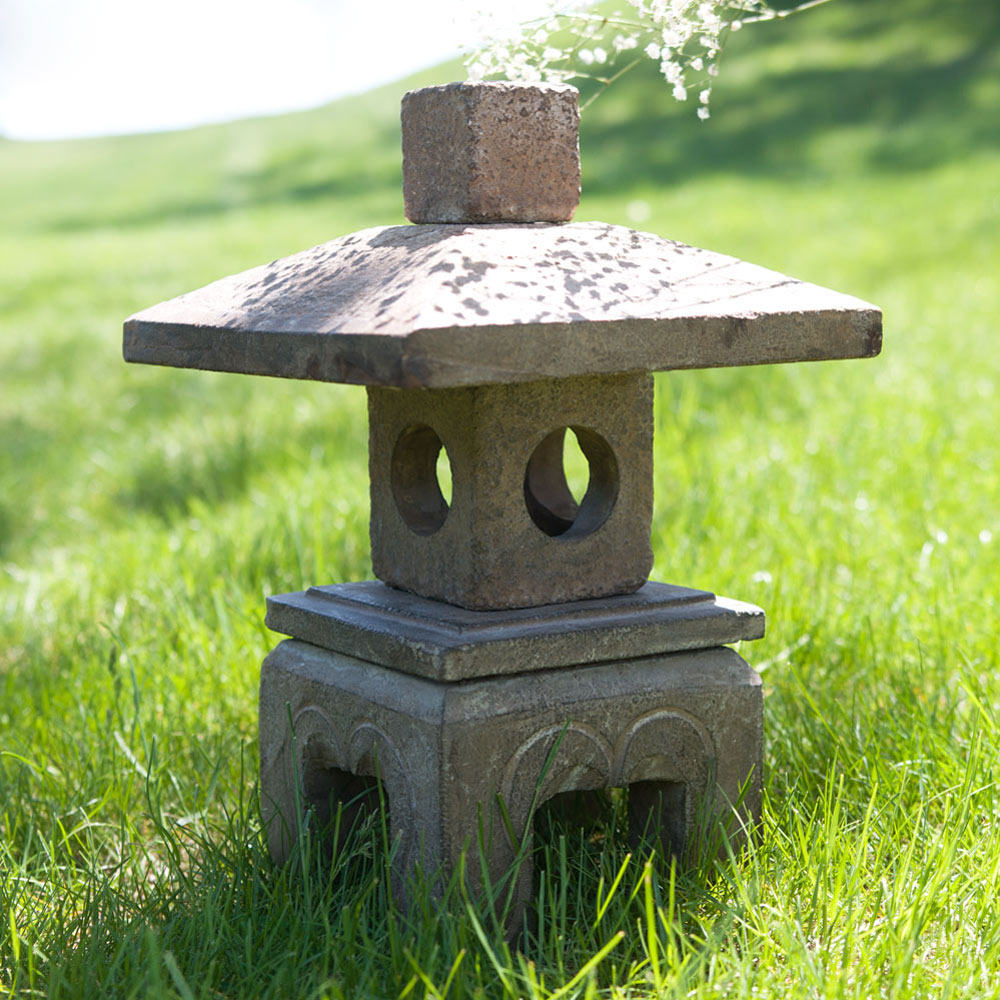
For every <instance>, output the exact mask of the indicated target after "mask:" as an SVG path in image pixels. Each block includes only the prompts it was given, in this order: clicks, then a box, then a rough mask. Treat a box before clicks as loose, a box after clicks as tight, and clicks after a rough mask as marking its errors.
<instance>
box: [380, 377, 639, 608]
mask: <svg viewBox="0 0 1000 1000" xmlns="http://www.w3.org/2000/svg"><path fill="white" fill-rule="evenodd" d="M368 399H369V420H368V426H369V442H368V456H369V475H370V479H371V543H372V566H373V568H374V571H375V575H376V576H377V577H378V578H379V579H380V580H383V581H384V582H385V583H388V584H391V585H392V586H394V587H401V588H403V589H404V590H410V591H413V592H414V593H416V594H420V595H421V596H422V597H430V598H434V599H436V600H440V601H447V602H448V603H450V604H458V605H460V606H462V607H465V608H473V609H478V610H497V609H503V608H522V607H531V606H534V605H539V604H557V603H560V602H562V601H574V600H581V599H584V598H589V597H605V596H609V595H612V594H623V593H629V592H631V591H634V590H637V589H638V588H639V587H641V586H642V584H643V583H645V582H646V579H647V577H648V576H649V570H650V568H651V567H652V564H653V553H652V549H651V547H650V541H649V531H650V523H651V520H652V512H653V481H652V477H653V473H652V454H653V381H652V378H651V376H649V375H606V376H593V377H589V378H586V377H584V378H574V379H559V380H554V379H553V380H549V381H546V382H532V383H518V384H514V385H486V386H476V387H472V388H459V389H442V390H437V391H434V392H426V391H421V390H400V389H379V388H372V389H369V396H368ZM563 428H572V429H573V430H574V432H575V433H576V435H577V438H578V440H579V441H580V447H581V449H582V450H583V451H584V453H585V454H587V458H588V459H589V460H590V484H589V487H588V489H587V492H586V495H585V496H584V497H583V498H582V501H581V503H580V505H579V507H577V505H576V502H575V501H574V500H573V496H572V494H571V493H570V491H569V489H568V488H567V485H566V480H565V478H564V475H563V466H562V435H561V432H562V429H563ZM442 445H443V447H444V448H445V450H446V451H447V454H448V457H449V459H450V462H451V474H452V499H451V505H450V508H449V507H448V505H446V504H445V502H444V499H443V497H442V495H441V492H440V489H439V487H438V482H437V478H436V475H435V461H436V459H437V455H438V450H439V448H440V447H441V446H442Z"/></svg>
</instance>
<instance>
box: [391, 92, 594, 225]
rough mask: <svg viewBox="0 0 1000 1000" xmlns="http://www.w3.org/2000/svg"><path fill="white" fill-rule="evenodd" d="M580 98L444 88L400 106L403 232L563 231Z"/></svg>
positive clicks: (569, 208) (576, 192) (575, 178)
mask: <svg viewBox="0 0 1000 1000" xmlns="http://www.w3.org/2000/svg"><path fill="white" fill-rule="evenodd" d="M578 98H579V92H578V91H577V90H576V88H575V87H570V86H567V85H565V84H542V83H538V84H515V83H506V82H477V83H449V84H447V85H445V86H442V87H425V88H423V89H422V90H411V91H410V92H409V93H408V94H406V95H404V97H403V105H402V126H403V200H404V203H405V208H406V217H407V218H408V219H409V220H410V221H411V222H421V223H428V222H430V223H434V222H438V223H440V222H457V223H461V222H467V223H483V222H568V221H569V220H570V219H571V218H572V217H573V212H574V211H576V206H577V205H578V204H579V202H580V143H579V128H580V109H579V103H578Z"/></svg>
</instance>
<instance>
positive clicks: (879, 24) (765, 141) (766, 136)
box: [581, 0, 1000, 194]
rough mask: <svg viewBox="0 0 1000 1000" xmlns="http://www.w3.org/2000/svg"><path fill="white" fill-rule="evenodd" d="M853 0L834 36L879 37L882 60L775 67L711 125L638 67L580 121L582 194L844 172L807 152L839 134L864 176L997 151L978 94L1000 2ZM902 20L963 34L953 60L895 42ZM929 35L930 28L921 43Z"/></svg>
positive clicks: (996, 66) (999, 25)
mask: <svg viewBox="0 0 1000 1000" xmlns="http://www.w3.org/2000/svg"><path fill="white" fill-rule="evenodd" d="M838 6H839V4H838ZM848 6H849V7H850V9H851V11H852V16H853V23H852V24H851V25H850V26H849V27H847V28H840V27H838V31H837V38H838V40H843V39H844V37H845V36H847V37H852V36H853V38H854V39H855V40H857V41H858V43H859V44H861V42H862V40H863V41H864V42H865V43H867V44H872V43H873V41H875V42H877V40H878V39H879V38H880V36H884V37H885V38H886V47H887V49H895V50H896V51H895V52H894V54H893V55H891V56H889V57H887V58H886V59H885V60H884V61H883V62H881V63H880V64H878V65H876V66H866V67H858V66H857V65H854V64H852V63H851V62H849V61H847V60H844V61H843V64H842V65H838V66H831V65H829V64H827V65H821V66H816V67H808V66H804V65H801V64H800V65H799V66H798V67H797V68H794V69H791V70H788V71H772V72H771V73H770V74H769V75H767V76H765V77H764V78H763V79H761V80H758V81H755V82H754V83H753V84H752V86H747V87H744V88H742V89H738V88H735V87H730V88H728V89H727V90H726V92H725V93H724V95H718V96H716V98H715V101H716V102H717V104H716V107H717V110H716V112H715V114H714V116H713V118H712V120H711V122H709V123H708V124H707V125H705V124H701V123H699V122H697V121H696V120H694V116H693V114H692V109H691V107H690V102H688V105H687V106H685V105H681V106H679V107H678V106H677V105H676V104H675V103H674V102H673V101H671V100H669V99H667V95H666V93H665V91H664V87H665V84H664V83H663V81H662V79H661V78H660V77H659V76H658V75H657V73H656V68H655V66H653V65H652V63H649V64H648V65H645V64H644V65H640V67H637V68H636V70H634V71H633V72H632V73H631V74H629V75H627V76H626V77H624V78H623V79H622V80H621V81H620V82H619V83H618V84H616V85H615V87H614V88H612V89H611V90H609V91H608V93H607V94H606V95H602V97H601V98H600V99H599V100H598V101H597V102H596V103H595V104H594V107H593V109H592V110H591V111H589V112H588V113H587V114H586V115H585V116H584V119H583V126H582V132H583V137H582V139H581V146H582V148H583V149H584V158H585V173H586V189H587V192H588V193H591V194H601V193H609V192H620V191H621V190H622V189H623V188H624V189H627V188H629V187H633V186H637V185H642V184H644V183H645V184H650V183H655V184H657V185H663V184H665V183H669V182H671V181H679V180H685V179H689V178H690V177H692V176H693V175H696V174H697V175H703V174H713V173H714V174H726V173H738V174H740V175H741V176H748V175H766V176H768V177H772V178H776V179H781V178H785V177H795V178H797V179H799V180H801V179H802V178H803V175H804V174H806V173H809V172H811V173H813V174H814V175H815V176H817V177H822V176H825V175H827V174H829V173H833V172H836V173H842V172H843V170H844V168H845V163H844V161H843V158H842V157H840V156H837V157H832V156H831V157H824V156H822V155H820V156H814V157H813V158H811V159H810V158H809V156H808V155H807V154H808V150H809V147H810V146H811V144H812V143H814V142H815V141H818V140H820V139H823V140H824V141H826V140H829V139H831V137H832V138H833V139H834V140H836V141H838V142H839V141H840V138H841V137H838V136H837V133H841V134H842V138H843V141H844V149H845V150H847V152H846V153H845V155H846V156H847V157H849V158H850V159H853V160H854V161H855V163H856V166H857V169H858V170H859V171H876V172H878V171H885V172H890V173H897V172H903V171H909V170H918V169H924V168H927V167H933V166H937V165H940V164H943V163H947V162H949V161H951V160H955V159H962V158H963V157H967V156H968V155H969V154H970V153H973V152H975V151H976V150H979V149H986V150H995V149H997V148H1000V128H998V127H997V116H996V109H995V107H992V106H990V102H989V101H986V100H981V99H978V100H977V98H976V91H977V88H979V87H980V85H981V84H982V83H983V81H984V80H987V79H989V78H990V77H991V76H996V75H997V74H998V73H1000V55H998V53H1000V44H998V43H1000V6H998V5H997V4H996V3H995V2H994V0H970V2H968V3H966V4H963V5H961V11H959V10H957V9H954V8H951V7H948V6H947V5H940V4H935V5H930V4H928V3H927V2H926V0H921V2H920V3H916V2H910V3H907V4H905V9H904V11H902V12H900V11H898V10H890V9H889V5H883V4H871V3H860V2H855V3H853V4H850V5H847V4H845V7H848ZM809 16H811V15H809ZM907 17H911V18H912V17H919V18H921V19H923V20H925V21H926V22H929V23H930V24H931V25H933V26H935V27H937V28H939V29H940V32H941V33H942V34H943V33H946V32H948V33H950V34H951V36H952V38H953V39H955V40H956V41H955V44H954V45H953V46H952V47H951V49H950V50H949V51H950V53H951V54H950V56H949V57H947V58H943V59H942V58H941V57H939V56H936V55H935V53H933V52H930V51H921V50H918V49H916V48H913V47H908V46H907V45H905V44H904V43H901V42H898V41H896V42H893V44H892V45H891V46H890V44H889V41H890V39H891V37H892V33H893V31H894V30H896V29H897V28H898V22H899V21H900V20H901V19H905V18H907ZM932 30H933V29H932ZM758 31H759V33H755V35H754V42H753V44H754V52H755V53H756V54H757V55H758V56H759V55H760V54H761V52H762V51H763V50H765V49H767V48H769V47H773V46H787V43H788V40H787V38H785V37H781V36H783V35H784V32H783V31H781V30H780V29H775V31H774V33H773V34H772V33H769V29H768V28H766V27H765V28H761V29H758ZM926 32H927V25H925V26H924V27H923V28H922V34H921V36H920V37H921V39H924V38H926V37H928V36H927V34H926ZM959 42H960V43H961V45H960V50H959V51H957V52H956V51H955V50H956V48H958V47H959V46H958V43H959ZM735 58H739V56H738V55H737V56H736V57H735ZM838 148H840V147H839V146H838ZM587 151H590V154H591V155H589V156H588V155H587ZM595 151H596V154H595ZM846 165H847V166H848V167H850V163H847V164H846Z"/></svg>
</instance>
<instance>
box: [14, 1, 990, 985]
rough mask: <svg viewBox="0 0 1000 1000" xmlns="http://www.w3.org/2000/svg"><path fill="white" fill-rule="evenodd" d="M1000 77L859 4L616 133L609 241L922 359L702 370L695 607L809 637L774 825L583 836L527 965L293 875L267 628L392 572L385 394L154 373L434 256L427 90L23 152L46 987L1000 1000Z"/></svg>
mask: <svg viewBox="0 0 1000 1000" xmlns="http://www.w3.org/2000/svg"><path fill="white" fill-rule="evenodd" d="M998 41H1000V13H998V8H997V6H996V4H995V3H994V2H993V0H967V2H966V3H964V4H961V5H959V4H949V5H944V4H938V3H934V2H932V0H898V2H897V3H895V4H892V5H889V4H873V3H864V2H861V0H857V2H851V0H838V2H837V3H834V4H830V5H828V6H825V7H823V8H821V9H818V10H816V11H814V12H811V13H810V14H809V15H804V16H802V17H799V18H793V19H790V20H789V21H788V22H786V23H782V24H777V25H771V26H766V27H763V28H760V29H758V30H755V31H753V32H752V33H751V31H750V29H747V31H745V32H743V33H742V34H740V35H739V36H736V37H735V38H734V39H733V45H732V47H731V49H730V50H729V51H728V52H727V55H726V57H725V66H724V69H723V74H722V76H721V77H720V79H719V85H718V87H717V89H716V93H715V95H714V98H713V118H712V120H711V122H710V123H709V124H708V125H701V124H699V123H698V122H697V121H696V120H695V119H694V115H693V112H692V109H690V108H686V109H684V108H677V107H675V106H673V105H672V102H670V101H669V100H668V97H667V93H666V90H665V88H664V86H663V85H662V83H659V82H658V81H657V80H656V79H655V78H654V77H653V76H652V75H651V74H649V73H647V72H642V71H638V70H637V71H636V72H635V73H633V74H631V75H630V76H629V77H626V78H625V79H623V80H622V81H621V83H620V85H619V86H618V87H616V88H615V89H614V90H612V91H609V92H608V93H607V94H606V95H604V96H602V97H601V98H600V99H599V100H598V101H597V102H596V103H595V104H594V105H593V106H592V108H591V109H590V110H589V111H588V113H587V116H586V119H585V122H584V127H583V132H582V141H581V144H582V149H583V160H584V200H583V202H582V204H581V208H580V211H579V213H578V218H581V219H590V218H601V219H605V220H607V221H612V222H620V223H629V222H631V221H635V222H636V223H637V224H639V225H640V227H641V228H645V229H650V230H653V231H656V232H659V233H662V234H663V235H666V236H670V237H674V238H680V239H684V240H687V241H689V242H692V243H695V244H699V245H702V246H707V247H709V248H711V249H716V250H722V251H725V252H730V253H734V254H736V255H739V256H742V257H746V258H748V259H750V260H753V261H755V262H758V263H761V264H764V265H767V266H771V267H774V268H777V269H778V270H782V271H786V272H788V273H791V274H794V275H796V276H798V277H802V278H807V279H809V280H814V281H816V282H818V283H820V284H825V285H829V286H831V287H835V288H838V289H842V290H844V291H849V292H851V293H853V294H856V295H858V296H860V297H862V298H866V299H869V300H871V301H874V302H876V303H878V304H879V305H881V306H882V307H883V308H884V309H885V314H886V339H885V350H884V353H883V355H882V356H881V358H879V359H877V360H875V361H870V362H842V363H841V362H837V363H829V364H821V365H798V366H786V367H773V368H759V369H742V370H720V371H706V372H684V373H676V374H669V375H664V376H660V377H659V378H658V382H657V409H656V415H657V445H656V491H657V503H656V514H655V523H654V538H653V541H654V549H655V553H656V571H655V574H656V576H657V577H658V578H660V579H666V580H670V581H674V582H679V583H685V584H690V585H694V586H703V587H708V588H710V589H714V590H716V591H718V592H720V593H725V594H730V595H731V596H734V597H738V598H743V599H746V600H751V601H754V602H756V603H759V604H761V605H762V606H764V607H765V609H766V610H767V612H768V616H769V628H768V635H767V637H766V638H765V639H763V640H761V641H759V642H757V643H754V644H752V645H750V644H748V645H745V646H744V648H743V649H742V652H743V654H744V655H745V656H747V657H748V658H749V659H750V660H751V662H753V663H754V664H755V665H756V666H757V667H758V668H760V669H761V670H762V672H763V678H764V682H765V690H766V707H765V716H766V717H765V726H766V740H767V745H766V751H765V767H766V775H765V804H764V820H763V829H762V833H761V836H760V838H759V839H758V841H757V842H756V844H755V846H754V849H753V852H752V854H751V855H750V856H749V857H745V858H733V859H730V860H726V861H721V862H718V863H707V862H706V863H704V864H702V865H699V866H695V867H694V868H691V869H684V870H674V869H672V868H671V867H670V866H669V865H668V864H665V863H664V862H663V860H662V859H660V858H658V857H652V858H650V857H648V856H647V855H646V854H644V853H643V852H641V851H640V852H636V853H635V854H634V855H631V856H630V855H628V854H627V853H626V847H625V845H624V839H623V838H622V837H620V836H618V834H619V833H620V829H619V827H620V817H618V816H616V815H615V814H613V813H612V814H611V815H609V816H608V817H605V819H604V823H605V826H604V827H602V828H601V829H600V830H598V831H597V834H596V835H593V834H592V835H584V834H581V833H580V832H578V831H576V830H574V829H573V828H571V827H564V828H557V829H556V830H555V831H554V832H553V833H552V834H551V835H550V836H549V837H548V838H547V839H545V840H543V842H542V843H541V844H540V846H539V848H538V850H539V852H540V853H539V855H538V857H537V858H536V872H537V885H536V896H535V905H536V908H537V910H538V913H539V919H538V925H537V929H536V930H535V931H534V932H533V933H532V934H531V935H529V936H528V937H527V938H525V939H524V940H523V941H521V942H520V943H519V949H514V950H512V949H511V948H510V947H509V946H508V945H507V944H505V943H504V941H503V935H502V934H501V933H500V931H499V929H498V928H497V927H496V926H495V925H494V924H493V923H491V921H490V920H489V919H488V917H487V915H486V913H485V912H484V911H483V909H482V908H481V907H480V906H479V905H478V904H476V903H475V902H474V901H471V900H469V899H467V898H465V897H464V896H463V894H462V892H461V889H460V887H459V886H454V887H453V888H452V891H451V892H450V893H449V894H448V895H447V896H446V898H445V900H444V901H443V902H442V903H441V904H440V905H436V904H433V903H432V902H431V901H430V900H429V899H428V898H427V897H426V894H424V895H421V894H420V893H419V892H418V894H417V897H418V900H419V901H420V905H418V907H417V909H416V911H415V913H414V915H413V916H411V917H407V916H405V915H404V914H401V913H400V912H398V911H397V910H396V909H395V908H394V906H393V904H392V902H391V901H390V899H389V897H388V891H387V880H386V874H385V862H386V856H387V852H388V848H387V845H386V844H385V838H384V833H383V831H381V830H380V829H379V828H378V825H377V824H372V825H369V826H368V827H364V828H362V829H359V830H357V831H355V832H354V834H353V836H352V837H351V838H350V839H349V840H348V841H347V843H346V844H345V845H344V847H343V848H342V849H341V850H340V851H339V852H338V854H337V855H336V856H335V857H334V858H333V859H332V861H331V860H329V859H326V858H323V857H321V856H320V853H319V852H318V850H317V849H316V847H315V845H314V844H312V843H310V842H309V841H308V840H307V841H306V842H305V843H304V844H303V846H302V848H301V850H300V852H299V853H298V854H297V855H296V858H295V859H294V860H293V862H292V863H291V864H290V865H289V866H288V867H286V868H284V869H280V870H279V869H275V868H274V867H273V866H272V865H271V864H270V863H269V861H268V860H267V857H266V853H265V851H264V848H263V845H262V837H261V829H260V819H259V812H258V804H257V800H256V790H255V778H256V744H255V730H256V718H255V708H256V684H257V676H258V674H257V670H258V664H259V662H260V660H261V659H262V657H263V655H264V654H265V653H266V651H267V650H268V649H269V648H270V647H271V646H272V645H273V644H274V643H275V642H276V641H277V637H276V636H274V635H273V634H272V633H269V632H268V630H267V629H266V628H265V627H264V625H263V609H264V604H263V598H264V595H265V594H267V593H274V592H281V591H287V590H293V589H299V588H301V587H303V586H306V585H308V584H310V583H315V582H333V581H340V580H350V579H361V578H365V577H367V576H369V575H370V565H369V563H368V542H367V527H366V525H367V497H366V492H367V484H366V482H365V481H364V476H363V474H362V471H361V470H362V469H363V468H364V460H365V459H364V456H365V438H366V427H365V419H366V418H365V412H364V399H363V393H361V392H359V391H358V390H357V389H353V388H350V387H337V386H327V385H309V384H304V383H302V384H298V383H283V382H280V381H277V380H260V379H250V378H245V377H240V376H225V375H211V374H205V373H195V372H183V371H174V370H157V369H144V368H141V367H130V366H125V365H124V364H123V363H122V362H121V360H120V325H121V320H122V319H123V318H124V317H125V316H126V315H128V314H129V313H130V312H132V311H134V310H136V309H138V308H141V307H143V306H145V305H148V304H150V303H153V302H155V301H158V300H160V299H163V298H167V297H170V296H172V295H175V294H178V293H180V292H182V291H186V290H188V289H190V288H194V287H197V286H199V285H201V284H204V283H206V282H207V281H209V280H212V279H214V278H216V277H218V276H221V275H223V274H228V273H231V272H233V271H236V270H238V269H241V268H244V267H248V266H250V265H253V264H256V263H259V262H261V261H264V260H268V259H272V258H274V257H278V256H281V255H283V254H287V253H290V252H293V251H295V250H298V249H301V248H303V247H306V246H309V245H312V244H314V243H318V242H321V241H323V240H325V239H328V238H331V237H332V236H335V235H340V234H342V233H345V232H348V231H350V230H353V229H358V228H362V227H364V226H369V225H376V224H387V223H396V222H401V221H402V216H401V198H400V196H399V164H398V132H397V128H398V126H397V109H398V97H399V91H400V89H401V88H399V87H392V88H386V89H384V90H380V91H376V92H373V93H372V94H370V95H367V96H365V97H362V98H356V99H351V100H347V101H343V102H339V103H337V104H334V105H331V106H329V107H327V108H322V109H319V110H317V111H314V112H310V113H307V114H301V115H290V116H285V117H282V118H274V119H261V120H256V121H249V122H239V123H234V124H232V125H226V126H217V127H212V128H204V129H196V130H193V131H189V132H183V133H175V134H163V135H150V136H134V137H127V138H116V139H101V140H88V141H77V142H72V143H43V144H21V143H11V142H2V141H0V178H2V183H0V218H2V219H3V220H4V222H3V228H2V230H0V274H2V275H3V277H2V279H0V282H2V285H0V990H2V991H6V992H7V993H10V994H13V995H19V996H20V995H24V996H30V995H46V996H52V997H72V996H88V997H90V996H98V995H106V996H122V997H130V996H137V997H138V996H142V997H146V996H150V997H159V996H170V997H184V998H186V997H214V996H228V997H284V996H290V995H294V996H300V997H316V998H319V997H341V996H343V997H394V996H402V995H406V996H410V997H441V996H448V997H449V998H453V1000H454V998H463V997H480V996H482V997H511V998H514V997H521V996H523V997H533V998H535V997H557V996H558V997H595V996H602V997H626V996H627V997H644V996H675V995H676V996H681V995H683V996H695V997H713V996H723V995H725V996H727V997H750V996H753V997H769V996H774V997H785V996H796V997H798V996H816V997H864V998H867V997H871V996H893V997H898V996H903V997H905V996H914V997H918V996H919V997H923V996H927V995H934V996H945V997H947V996H955V997H958V996H961V997H966V996H993V995H1000V930H998V928H1000V919H998V918H1000V913H998V905H997V902H996V900H997V898H998V893H1000V846H998V845H1000V838H998V836H997V817H998V814H1000V813H998V807H1000V792H998V786H997V778H998V765H1000V759H998V746H1000V733H998V724H997V706H998V705H1000V682H998V680H997V676H998V670H997V667H998V654H997V642H996V625H995V622H996V620H997V610H998V608H997V593H998V586H997V584H998V572H997V568H996V567H997V565H998V550H997V546H998V545H1000V471H998V469H1000V446H998V441H997V428H998V426H1000V362H998V356H997V352H996V351H995V350H994V349H993V341H994V340H995V334H996V330H997V325H998V321H1000V281H998V279H997V275H998V274H1000V240H998V235H997V234H998V232H1000V193H998V190H1000V189H998V186H997V178H998V177H1000V131H998V130H997V128H996V108H997V107H998V106H1000V55H998V53H1000V47H998V45H997V42H998ZM454 75H455V70H454V68H451V69H445V70H442V71H441V72H440V73H439V74H437V75H434V76H431V75H428V76H426V77H425V78H423V79H422V80H420V81H418V82H419V83H427V82H439V81H441V80H444V79H447V78H449V77H451V76H454Z"/></svg>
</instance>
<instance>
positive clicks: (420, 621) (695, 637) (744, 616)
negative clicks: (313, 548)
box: [267, 580, 764, 681]
mask: <svg viewBox="0 0 1000 1000" xmlns="http://www.w3.org/2000/svg"><path fill="white" fill-rule="evenodd" d="M267 625H268V627H269V628H271V629H274V630H275V631H276V632H281V633H282V634H284V635H289V636H292V637H293V638H295V639H301V640H303V641H305V642H308V643H310V644H312V645H314V646H321V647H323V648H324V649H330V650H333V651H334V652H338V653H346V654H347V655H348V656H352V657H355V658H357V659H360V660H369V661H371V662H372V663H379V664H381V665H383V666H386V667H390V668H391V669H393V670H400V671H403V672H404V673H409V674H414V675H416V676H420V677H427V678H430V679H432V680H439V681H460V680H469V679H471V678H476V677H492V676H500V675H505V674H514V673H529V672H534V671H537V670H548V669H552V668H555V667H566V666H574V665H585V664H589V663H598V662H602V661H609V660H623V659H635V658H639V657H646V656H653V655H657V654H661V653H673V652H677V651H679V650H691V649H704V648H707V647H710V646H721V645H724V644H726V643H730V642H739V641H740V640H743V639H759V638H760V637H761V636H762V635H763V634H764V612H763V611H761V609H760V608H758V607H755V606H754V605H752V604H744V603H742V602H741V601H733V600H729V599H728V598H725V597H716V596H715V595H714V594H711V593H708V592H707V591H704V590H693V589H691V588H690V587H676V586H672V585H670V584H666V583H647V584H645V586H643V587H642V588H640V589H639V590H638V591H636V592H635V593H633V594H625V595H621V596H618V597H606V598H600V599H597V600H589V601H574V602H572V603H568V604H558V605H552V604H550V605H546V606H544V607H538V608H525V609H520V610H516V611H469V610H466V609H465V608H458V607H453V606H451V605H448V604H442V603H441V602H440V601H431V600H427V599H426V598H423V597H417V596H415V595H413V594H408V593H406V592H405V591H401V590H395V589H393V588H391V587H387V586H385V584H382V583H379V582H378V581H375V580H369V581H366V582H364V583H341V584H336V585H333V586H327V587H310V588H309V590H306V591H301V592H299V593H294V594H279V595H278V596H276V597H269V598H268V600H267Z"/></svg>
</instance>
